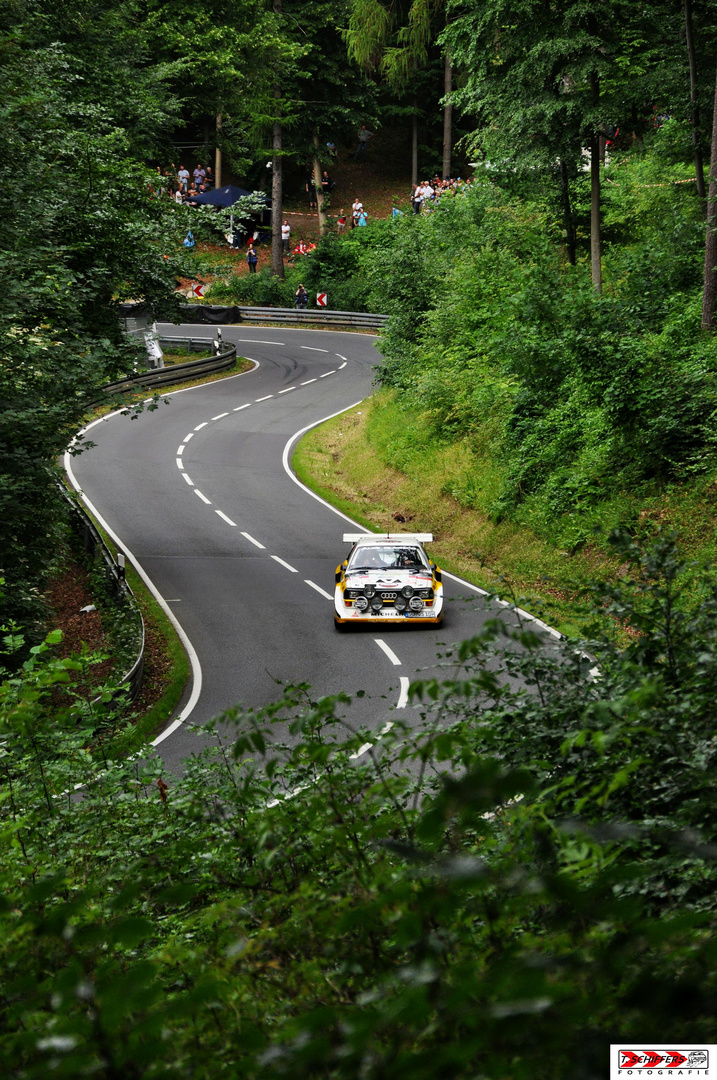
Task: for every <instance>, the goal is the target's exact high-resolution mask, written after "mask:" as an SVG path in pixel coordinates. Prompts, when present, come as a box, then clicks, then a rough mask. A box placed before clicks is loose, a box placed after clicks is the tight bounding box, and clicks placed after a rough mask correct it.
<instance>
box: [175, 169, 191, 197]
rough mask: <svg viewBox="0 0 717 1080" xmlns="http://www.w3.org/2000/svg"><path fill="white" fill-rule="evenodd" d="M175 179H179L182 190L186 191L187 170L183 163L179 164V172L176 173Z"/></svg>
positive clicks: (187, 181)
mask: <svg viewBox="0 0 717 1080" xmlns="http://www.w3.org/2000/svg"><path fill="white" fill-rule="evenodd" d="M177 180H179V184H180V187H181V189H182V191H186V190H187V187H188V186H189V170H188V169H185V168H184V165H180V166H179V172H178V173H177Z"/></svg>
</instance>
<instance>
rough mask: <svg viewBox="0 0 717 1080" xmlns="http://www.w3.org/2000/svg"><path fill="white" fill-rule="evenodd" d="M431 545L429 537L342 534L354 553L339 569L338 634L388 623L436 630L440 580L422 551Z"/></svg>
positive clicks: (336, 596) (440, 612)
mask: <svg viewBox="0 0 717 1080" xmlns="http://www.w3.org/2000/svg"><path fill="white" fill-rule="evenodd" d="M432 540H433V536H432V534H431V533H381V534H377V533H368V534H364V533H344V543H347V544H353V547H352V548H351V551H350V553H349V556H348V558H347V559H344V561H343V562H342V563H341V565H340V566H337V567H336V589H335V591H334V622H335V625H336V629H337V630H343V629H345V628H346V627H347V626H350V625H355V624H358V623H377V622H385V621H386V620H387V619H390V620H391V621H392V622H394V623H396V622H401V623H404V624H405V623H408V622H412V623H424V624H425V623H434V624H436V625H438V624H439V623H440V622H441V621H442V619H443V583H442V575H441V571H440V570H439V568H438V567H437V566H436V564H435V563H433V562H431V560H430V559H429V558H428V556H427V555H426V552H425V551H424V549H423V545H424V544H429V543H430V542H431V541H432Z"/></svg>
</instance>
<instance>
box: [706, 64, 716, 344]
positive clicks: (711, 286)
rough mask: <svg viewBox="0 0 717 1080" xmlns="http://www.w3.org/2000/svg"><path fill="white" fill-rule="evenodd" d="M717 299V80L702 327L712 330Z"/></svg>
mask: <svg viewBox="0 0 717 1080" xmlns="http://www.w3.org/2000/svg"><path fill="white" fill-rule="evenodd" d="M716 300H717V82H716V84H715V97H714V109H713V115H712V151H711V154H710V187H709V192H708V194H707V235H706V237H705V277H704V286H703V288H702V329H703V330H711V329H712V326H713V322H714V314H715V301H716Z"/></svg>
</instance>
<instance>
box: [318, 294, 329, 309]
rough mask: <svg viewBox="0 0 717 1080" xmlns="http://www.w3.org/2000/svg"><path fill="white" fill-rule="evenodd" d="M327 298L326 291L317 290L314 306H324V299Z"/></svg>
mask: <svg viewBox="0 0 717 1080" xmlns="http://www.w3.org/2000/svg"><path fill="white" fill-rule="evenodd" d="M327 300H328V293H325V292H317V294H316V306H317V307H326V301H327Z"/></svg>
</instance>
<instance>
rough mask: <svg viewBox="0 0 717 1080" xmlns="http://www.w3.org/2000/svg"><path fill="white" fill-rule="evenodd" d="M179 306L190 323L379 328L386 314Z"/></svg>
mask: <svg viewBox="0 0 717 1080" xmlns="http://www.w3.org/2000/svg"><path fill="white" fill-rule="evenodd" d="M179 310H180V311H181V313H182V317H183V318H184V319H185V320H186V322H190V323H213V324H217V323H242V322H283V323H285V322H298V323H319V324H320V325H324V326H356V327H363V328H364V329H367V330H380V329H381V327H383V326H385V325H386V323H387V321H388V319H389V316H388V315H376V314H373V313H372V312H368V311H334V310H331V309H326V308H318V309H316V310H313V309H312V310H311V311H309V310H308V309H302V310H297V309H296V308H278V307H252V306H249V305H244V304H229V305H227V306H226V307H222V306H220V305H218V304H180V306H179Z"/></svg>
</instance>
